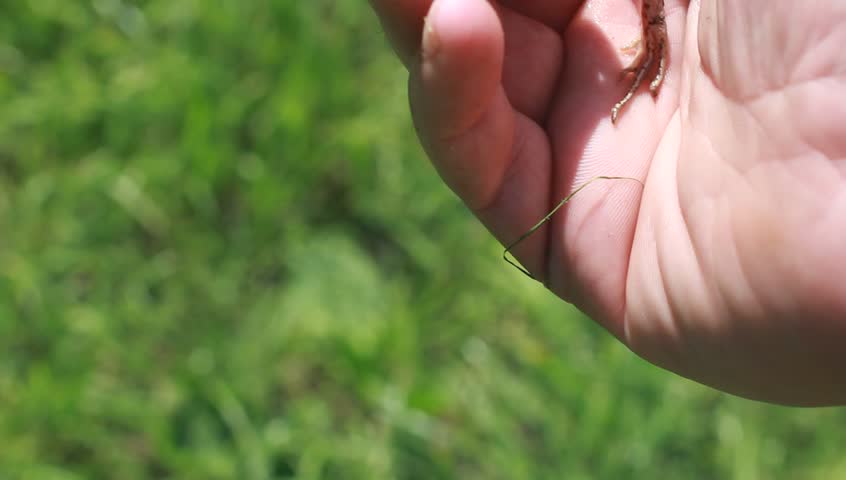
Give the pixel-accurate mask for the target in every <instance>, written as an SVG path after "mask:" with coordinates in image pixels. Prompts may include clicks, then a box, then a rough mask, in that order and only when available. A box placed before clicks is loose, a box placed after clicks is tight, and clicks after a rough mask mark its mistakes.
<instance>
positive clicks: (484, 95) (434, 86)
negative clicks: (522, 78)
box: [418, 0, 505, 135]
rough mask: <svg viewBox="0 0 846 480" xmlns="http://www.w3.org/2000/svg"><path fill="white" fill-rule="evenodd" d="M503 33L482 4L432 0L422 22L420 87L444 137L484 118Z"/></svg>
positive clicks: (482, 0)
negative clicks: (434, 113)
mask: <svg viewBox="0 0 846 480" xmlns="http://www.w3.org/2000/svg"><path fill="white" fill-rule="evenodd" d="M504 50H505V42H504V34H503V29H502V24H501V22H500V20H499V16H498V15H497V12H496V11H495V10H494V8H493V7H492V6H491V4H490V3H488V2H487V1H486V0H435V1H434V2H433V4H432V7H431V9H430V10H429V14H428V15H427V17H426V20H425V24H424V28H423V38H422V48H421V57H420V67H419V68H420V70H419V72H418V73H419V76H420V78H419V85H420V88H422V89H423V92H422V93H423V97H425V98H426V103H427V105H428V108H427V109H429V110H433V111H435V112H436V116H437V117H438V120H439V123H440V124H441V125H442V126H443V127H444V129H445V130H447V131H446V132H444V134H445V135H450V134H458V133H460V131H461V129H463V128H466V127H468V124H470V123H472V122H473V121H474V120H475V119H477V118H478V117H479V116H481V115H482V113H484V110H485V108H486V107H487V105H489V104H490V102H491V101H492V99H493V97H494V95H495V94H496V91H497V89H498V87H499V86H500V83H501V79H502V65H503V59H504Z"/></svg>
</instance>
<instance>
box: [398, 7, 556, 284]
mask: <svg viewBox="0 0 846 480" xmlns="http://www.w3.org/2000/svg"><path fill="white" fill-rule="evenodd" d="M504 49H505V48H504V40H503V30H502V25H501V23H500V21H499V18H498V16H497V14H496V12H495V11H494V9H493V7H491V5H490V4H489V3H488V2H487V1H486V0H435V2H434V4H433V5H432V9H431V11H430V13H429V15H428V17H427V21H426V26H425V28H424V34H423V47H422V55H421V61H420V64H419V65H417V66H416V67H415V68H413V69H412V74H411V79H410V84H409V89H410V95H409V96H410V100H411V108H412V114H413V117H414V121H415V126H416V127H417V129H418V132H419V135H420V138H421V141H422V143H423V145H424V147H425V148H426V151H427V152H428V154H429V156H430V158H431V159H432V162H433V163H434V165H435V167H436V168H437V169H438V171H439V173H440V174H441V176H442V177H443V178H444V181H445V182H446V183H447V184H448V185H449V186H450V188H452V189H453V191H455V192H456V193H457V194H458V195H459V197H461V198H462V199H463V200H464V202H465V203H466V204H467V205H468V206H469V207H470V208H471V209H472V210H473V211H474V212H476V213H477V215H478V216H479V217H480V218H481V219H482V220H483V221H484V222H485V224H486V225H487V226H488V227H489V228H490V229H491V231H492V232H493V233H494V234H495V235H496V236H497V237H498V238H499V239H500V241H502V242H503V243H507V242H510V241H511V240H514V239H515V238H516V237H517V236H519V234H520V233H523V231H525V230H526V229H528V228H529V227H530V226H531V224H532V223H533V221H535V220H537V219H538V218H540V217H541V216H542V215H543V213H545V212H544V210H545V209H546V208H547V206H548V200H549V197H548V193H549V180H548V174H549V158H550V154H549V148H548V142H547V141H546V137H545V135H544V133H543V132H542V130H541V129H540V128H539V127H538V126H537V124H535V123H534V122H532V121H531V120H529V119H528V118H527V117H525V116H523V115H520V114H518V113H516V112H515V111H514V109H513V108H512V106H511V104H510V103H509V101H508V98H507V97H506V94H505V91H504V89H503V87H502V83H501V79H502V65H503V59H504ZM544 239H545V232H543V231H539V232H537V234H536V235H534V236H533V237H532V238H530V239H529V241H527V242H525V243H524V244H522V245H521V248H520V249H518V251H516V252H515V254H516V256H517V257H518V259H520V260H521V261H522V262H523V263H524V265H525V266H526V267H527V268H528V269H529V270H530V271H532V273H534V274H536V275H538V276H542V275H541V272H539V270H540V268H541V265H542V263H543V261H542V256H543V255H542V252H543V250H544V248H545V241H544Z"/></svg>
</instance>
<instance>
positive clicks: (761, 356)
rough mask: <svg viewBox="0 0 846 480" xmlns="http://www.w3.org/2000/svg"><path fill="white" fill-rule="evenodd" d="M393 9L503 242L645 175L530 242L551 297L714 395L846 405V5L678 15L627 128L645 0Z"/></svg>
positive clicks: (445, 142) (430, 135) (434, 116)
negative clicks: (652, 89) (626, 100)
mask: <svg viewBox="0 0 846 480" xmlns="http://www.w3.org/2000/svg"><path fill="white" fill-rule="evenodd" d="M372 3H373V4H374V7H375V8H376V10H377V11H378V12H379V13H380V16H381V18H382V19H383V23H384V24H385V27H386V29H387V31H388V32H389V34H390V36H391V38H392V39H393V40H394V43H395V45H396V46H397V51H398V52H399V54H400V56H401V57H402V58H403V59H404V61H405V62H406V64H407V65H408V66H409V69H410V71H411V76H410V78H411V80H410V88H409V91H410V97H411V105H412V112H413V116H414V119H415V125H416V126H417V128H418V131H419V133H420V138H421V141H422V142H423V144H424V146H425V148H426V150H427V152H428V153H429V155H430V157H431V158H432V160H433V163H434V164H435V165H436V167H437V168H438V170H439V172H440V173H441V175H442V176H443V178H444V180H445V181H446V182H447V184H449V185H450V187H451V188H452V189H453V190H454V191H455V192H456V193H457V194H458V195H459V196H460V197H461V198H462V199H463V200H464V201H465V202H466V203H467V205H468V206H469V207H470V208H471V209H472V210H473V211H474V212H475V213H476V214H477V216H478V217H479V218H480V219H481V220H482V221H483V222H484V223H485V224H486V225H487V226H488V228H489V229H490V230H491V231H492V232H493V233H494V235H496V236H497V238H499V239H500V240H501V241H502V242H503V243H509V242H511V241H513V240H514V239H515V238H516V237H518V236H519V235H520V234H521V233H523V232H524V231H525V230H526V229H527V228H528V227H530V226H531V225H532V224H534V223H535V221H537V219H539V218H540V217H542V216H544V215H545V214H546V213H547V212H548V211H549V210H550V209H551V208H552V206H553V205H554V204H555V203H557V200H558V199H561V198H563V197H564V196H566V195H567V194H568V193H569V192H570V191H572V190H573V188H575V187H577V186H578V185H580V184H581V183H583V182H584V181H587V180H588V179H590V178H592V177H595V176H597V175H616V176H628V177H636V178H639V179H642V180H643V182H644V186H643V187H641V186H640V185H639V184H637V183H635V182H626V181H606V182H601V183H600V182H597V183H594V184H592V185H590V186H589V187H588V188H586V189H585V190H583V191H582V192H581V193H580V194H579V195H578V196H576V197H575V198H574V199H573V200H572V201H571V202H570V203H568V204H567V206H566V207H565V208H564V209H562V210H561V211H560V212H559V213H558V214H556V216H554V217H553V219H552V221H551V222H549V223H548V224H546V226H545V227H543V228H542V229H540V230H538V231H537V232H536V234H534V235H533V236H532V237H530V238H529V239H528V240H527V241H526V242H524V243H522V244H521V245H520V246H519V248H518V249H517V251H516V252H515V253H516V255H517V257H518V258H519V259H520V261H521V262H522V263H523V264H524V265H525V266H526V268H527V269H529V271H531V272H532V273H533V274H534V275H535V276H536V277H538V278H539V279H542V280H543V281H544V282H545V284H546V285H548V286H549V288H550V289H551V290H552V291H554V292H555V293H556V294H558V295H559V296H561V297H562V298H564V299H566V300H568V301H571V302H573V303H575V304H576V305H577V306H579V307H580V308H581V309H582V310H584V311H585V312H587V313H588V314H590V315H591V316H592V317H593V318H594V319H596V320H597V321H598V322H600V323H601V324H602V325H604V326H605V327H606V328H607V329H608V330H609V331H611V332H612V333H613V334H615V335H616V336H617V337H619V338H620V339H621V340H623V341H624V342H625V343H626V344H627V345H628V346H629V347H630V348H632V349H633V350H634V351H635V352H637V353H639V354H640V355H642V356H644V357H645V358H647V359H649V360H651V361H653V362H655V363H657V364H659V365H661V366H664V367H666V368H669V369H671V370H673V371H676V372H678V373H680V374H682V375H685V376H688V377H690V378H693V379H695V380H698V381H700V382H703V383H706V384H709V385H713V386H716V387H718V388H721V389H723V390H726V391H729V392H732V393H736V394H739V395H743V396H747V397H751V398H758V399H762V400H767V401H773V402H782V403H792V404H831V403H844V402H846V383H844V382H843V381H842V378H843V373H842V371H841V369H842V366H843V365H846V345H844V343H846V282H844V281H843V279H844V278H846V53H844V52H846V50H844V48H843V46H844V45H846V5H844V4H843V3H842V2H838V1H836V0H830V1H816V2H795V1H792V0H701V1H690V2H687V1H682V0H667V2H666V19H667V25H668V30H669V36H670V45H669V71H668V76H667V78H666V80H665V83H664V86H663V88H662V90H661V92H660V94H659V95H658V97H657V98H655V99H653V98H652V97H651V96H650V95H649V94H648V93H646V90H645V89H644V90H643V91H642V92H641V93H639V94H638V95H637V96H636V97H635V98H634V100H633V101H632V103H631V104H629V105H628V106H627V107H626V110H625V111H624V112H623V113H622V115H621V117H620V119H619V120H618V122H617V124H616V125H612V124H611V121H610V110H611V107H612V106H613V105H614V103H616V102H617V101H618V100H619V97H620V96H621V95H622V94H623V93H624V92H625V89H626V84H625V83H622V82H620V77H619V72H620V70H621V68H622V66H623V64H624V63H625V62H626V56H625V55H623V53H622V50H623V47H624V46H625V45H627V44H630V43H631V41H632V40H634V39H636V38H637V37H638V36H639V34H640V26H639V25H640V24H639V15H638V10H637V7H638V5H637V4H635V3H634V2H632V1H631V0H613V1H608V0H606V1H593V0H588V1H576V0H523V1H519V0H500V1H498V2H488V1H486V0H435V2H434V4H432V1H431V0H372ZM427 13H428V21H427V22H426V27H425V29H424V30H425V33H424V34H423V35H422V38H423V41H422V49H421V45H420V44H421V42H420V38H421V35H420V32H421V29H423V17H424V15H426V14H427ZM421 51H422V53H421V54H420V55H419V56H418V55H417V52H421Z"/></svg>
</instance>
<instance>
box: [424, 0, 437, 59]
mask: <svg viewBox="0 0 846 480" xmlns="http://www.w3.org/2000/svg"><path fill="white" fill-rule="evenodd" d="M441 3H442V0H435V1H434V2H433V3H432V6H431V8H429V14H428V15H426V18H425V19H424V20H423V42H422V45H421V47H420V49H421V51H420V54H421V55H422V56H423V58H433V57H434V56H435V55H436V54H437V53H438V50H439V49H440V46H441V40H440V38H438V32H437V31H436V30H435V26H434V23H435V20H434V19H435V18H436V17H437V15H436V14H437V9H438V7H439V6H440V4H441Z"/></svg>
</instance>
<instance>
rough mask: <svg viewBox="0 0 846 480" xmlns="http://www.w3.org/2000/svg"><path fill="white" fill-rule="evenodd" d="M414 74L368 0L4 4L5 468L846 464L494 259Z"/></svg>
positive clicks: (239, 473) (518, 470) (816, 468)
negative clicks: (624, 342) (425, 115)
mask: <svg viewBox="0 0 846 480" xmlns="http://www.w3.org/2000/svg"><path fill="white" fill-rule="evenodd" d="M404 83H405V75H404V72H403V70H402V68H401V67H400V66H399V64H398V63H397V62H396V61H395V60H394V59H393V58H392V56H391V53H390V50H389V48H388V47H387V45H386V44H385V42H384V40H383V38H382V35H381V33H380V32H379V30H378V28H377V24H376V21H375V19H374V18H373V16H372V15H371V13H370V12H369V10H368V9H367V7H366V4H365V3H364V2H361V1H357V0H309V1H293V0H278V1H270V0H250V1H240V2H236V1H208V2H206V1H200V0H179V1H173V0H148V1H137V2H125V1H122V0H92V1H90V2H89V1H75V0H73V1H72V0H10V1H9V2H4V3H3V6H2V7H0V478H4V479H5V478H10V479H11V478H21V479H39V480H40V479H68V480H69V479H88V478H115V479H141V478H174V479H176V478H179V479H183V478H184V479H229V478H238V479H270V478H275V479H282V478H296V479H302V480H306V479H392V478H393V479H465V478H479V479H563V478H566V479H598V478H601V479H627V478H632V479H655V478H679V479H681V478H701V479H718V478H719V479H743V480H745V479H758V478H797V479H834V478H846V457H844V456H843V449H842V445H843V443H842V442H843V440H844V437H846V435H844V425H845V424H846V414H844V412H842V411H838V410H790V409H782V408H776V407H768V406H764V405H760V404H756V403H752V402H747V401H743V400H738V399H734V398H730V397H727V396H723V395H720V394H718V393H715V392H714V391H711V390H709V389H706V388H703V387H699V386H696V385H694V384H692V383H690V382H687V381H685V380H682V379H679V378H677V377H675V376H673V375H671V374H668V373H665V372H662V371H660V370H658V369H656V368H653V367H651V366H649V365H647V364H646V363H644V362H642V361H640V360H638V359H637V358H635V357H634V356H633V355H632V354H631V353H629V352H628V351H627V350H626V349H625V348H624V347H622V346H620V345H618V344H617V343H615V342H614V341H612V340H611V339H610V338H609V337H608V335H606V334H605V333H604V332H602V331H601V330H600V329H598V328H597V327H595V326H593V325H592V324H591V323H590V322H589V321H588V320H586V319H585V318H583V317H582V316H580V315H579V314H578V313H576V312H575V311H574V310H572V309H571V308H569V307H567V306H566V305H565V304H563V303H562V302H560V301H557V300H556V299H554V298H552V297H551V296H550V295H548V294H547V293H546V292H544V291H543V289H542V288H540V287H538V286H536V285H534V284H532V283H531V282H530V281H528V280H526V279H525V278H523V277H522V276H521V275H520V274H519V273H517V272H516V271H514V270H513V269H511V268H509V267H507V266H506V265H504V264H503V263H502V261H501V259H500V258H499V253H500V250H499V247H498V246H497V245H496V244H495V243H494V242H493V240H491V239H490V238H489V237H488V235H487V234H486V233H485V232H484V231H483V229H482V228H481V227H480V226H478V225H477V224H476V222H474V221H473V220H472V219H471V218H470V216H469V215H468V214H467V212H465V210H464V209H463V208H462V206H461V205H460V204H459V203H458V201H457V200H456V199H455V198H454V197H453V196H452V195H451V194H450V193H449V192H448V191H447V190H446V188H445V187H443V186H442V184H441V183H440V182H439V180H438V178H437V176H436V174H435V173H434V172H433V170H432V168H431V167H430V166H429V165H428V164H427V162H426V161H425V159H424V158H423V156H422V154H421V152H420V149H419V148H418V146H417V144H416V142H415V139H414V136H413V131H412V128H411V125H410V121H409V116H408V114H407V107H406V101H405V98H404ZM597 254H601V252H597Z"/></svg>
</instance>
